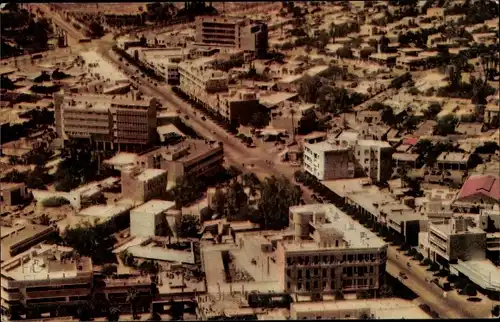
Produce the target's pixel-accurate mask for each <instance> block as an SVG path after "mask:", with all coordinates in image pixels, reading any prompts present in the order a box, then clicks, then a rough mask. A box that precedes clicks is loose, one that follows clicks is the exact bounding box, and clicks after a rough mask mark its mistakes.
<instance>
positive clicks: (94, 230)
mask: <svg viewBox="0 0 500 322" xmlns="http://www.w3.org/2000/svg"><path fill="white" fill-rule="evenodd" d="M62 238H63V242H64V244H65V245H67V246H70V247H72V248H74V249H75V250H76V251H77V252H78V253H79V254H80V255H82V256H88V257H91V258H92V260H93V261H94V262H96V263H105V262H108V261H110V260H111V259H112V258H114V255H113V253H112V252H111V248H112V247H113V245H114V244H115V242H116V238H115V237H114V236H113V230H112V227H111V226H110V225H108V224H107V223H104V224H97V225H92V224H90V223H88V222H86V223H84V224H83V225H79V226H77V227H76V228H67V229H66V230H65V231H64V233H63V235H62Z"/></svg>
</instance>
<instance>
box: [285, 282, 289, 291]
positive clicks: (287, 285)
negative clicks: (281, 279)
mask: <svg viewBox="0 0 500 322" xmlns="http://www.w3.org/2000/svg"><path fill="white" fill-rule="evenodd" d="M286 289H287V290H289V289H290V282H288V283H286Z"/></svg>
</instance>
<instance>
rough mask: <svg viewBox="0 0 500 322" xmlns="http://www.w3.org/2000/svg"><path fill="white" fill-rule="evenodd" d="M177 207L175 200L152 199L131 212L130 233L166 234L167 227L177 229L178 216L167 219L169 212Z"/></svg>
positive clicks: (143, 235) (148, 235)
mask: <svg viewBox="0 0 500 322" xmlns="http://www.w3.org/2000/svg"><path fill="white" fill-rule="evenodd" d="M174 207H175V202H172V201H165V200H150V201H148V202H146V203H145V204H142V205H140V206H139V207H137V208H134V209H132V211H131V212H130V235H132V236H142V237H151V236H166V235H167V229H168V228H169V227H170V229H175V224H176V220H177V218H175V217H173V218H172V219H174V221H171V220H169V221H167V215H168V214H167V212H168V211H169V210H171V209H173V208H174Z"/></svg>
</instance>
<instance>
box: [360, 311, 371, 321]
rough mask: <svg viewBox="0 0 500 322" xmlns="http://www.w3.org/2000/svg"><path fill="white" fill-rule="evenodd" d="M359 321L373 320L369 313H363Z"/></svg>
mask: <svg viewBox="0 0 500 322" xmlns="http://www.w3.org/2000/svg"><path fill="white" fill-rule="evenodd" d="M359 319H360V320H371V318H370V316H369V315H368V314H367V313H362V314H361V315H360V316H359Z"/></svg>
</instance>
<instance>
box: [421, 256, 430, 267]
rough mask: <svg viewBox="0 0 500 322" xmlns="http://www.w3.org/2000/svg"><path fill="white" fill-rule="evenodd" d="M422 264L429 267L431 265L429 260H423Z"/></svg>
mask: <svg viewBox="0 0 500 322" xmlns="http://www.w3.org/2000/svg"><path fill="white" fill-rule="evenodd" d="M422 264H424V265H425V266H429V265H431V264H432V261H431V260H430V259H429V258H425V259H424V261H423V262H422Z"/></svg>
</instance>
